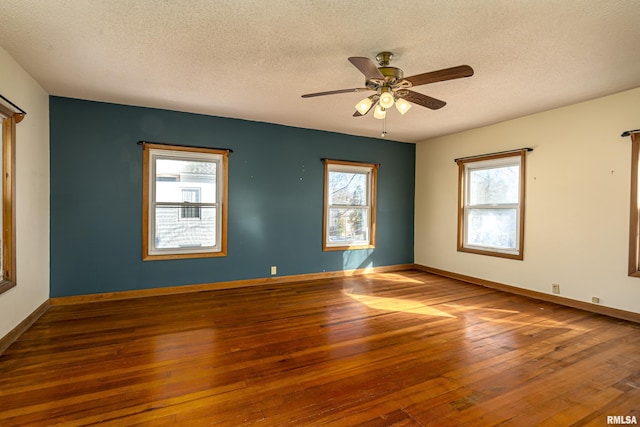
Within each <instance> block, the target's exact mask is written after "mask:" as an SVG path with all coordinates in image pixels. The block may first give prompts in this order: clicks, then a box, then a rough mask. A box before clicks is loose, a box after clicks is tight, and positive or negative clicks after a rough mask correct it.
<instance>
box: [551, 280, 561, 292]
mask: <svg viewBox="0 0 640 427" xmlns="http://www.w3.org/2000/svg"><path fill="white" fill-rule="evenodd" d="M551 290H552V292H553V293H554V294H559V293H560V285H558V284H557V283H554V284H552V285H551Z"/></svg>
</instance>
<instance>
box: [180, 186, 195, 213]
mask: <svg viewBox="0 0 640 427" xmlns="http://www.w3.org/2000/svg"><path fill="white" fill-rule="evenodd" d="M182 201H183V202H185V203H188V204H189V205H194V206H183V207H182V208H180V218H182V219H189V218H195V219H200V207H199V206H197V204H198V203H200V188H183V189H182Z"/></svg>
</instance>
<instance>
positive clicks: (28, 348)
mask: <svg viewBox="0 0 640 427" xmlns="http://www.w3.org/2000/svg"><path fill="white" fill-rule="evenodd" d="M639 355H640V325H638V324H634V323H630V322H626V321H621V320H616V319H613V318H608V317H605V316H601V315H595V314H590V313H587V312H584V311H580V310H577V309H572V308H567V307H561V306H558V305H554V304H551V303H546V302H540V301H536V300H532V299H528V298H525V297H521V296H516V295H511V294H507V293H502V292H499V291H495V290H490V289H487V288H483V287H480V286H476V285H470V284H465V283H462V282H459V281H456V280H452V279H447V278H443V277H440V276H435V275H431V274H428V273H424V272H419V271H404V272H400V273H383V274H376V275H372V276H358V277H350V278H340V279H330V280H317V281H309V282H299V283H292V284H279V285H270V286H257V287H251V288H244V289H232V290H220V291H211V292H198V293H190V294H181V295H167V296H160V297H150V298H140V299H134V300H125V301H107V302H97V303H89V304H78V305H71V306H53V307H51V308H50V309H49V311H48V312H47V313H46V314H44V315H43V316H42V317H41V318H40V319H39V320H38V321H37V322H36V323H35V324H34V325H33V326H32V327H31V329H29V330H28V331H27V332H26V333H25V334H23V335H22V336H21V337H20V339H19V340H18V341H16V342H15V343H14V344H13V345H11V346H10V347H9V348H8V349H7V350H6V351H5V353H4V354H2V355H1V356H0V425H2V426H4V427H7V426H18V425H19V426H25V425H29V426H30V425H52V424H61V425H70V426H73V425H91V424H98V423H100V424H101V425H107V426H111V425H115V426H133V425H154V426H155V425H188V426H194V425H230V426H236V425H243V424H249V425H252V424H259V425H263V426H274V425H277V426H281V425H339V426H346V425H348V426H352V425H366V426H388V425H398V426H403V425H407V426H426V425H434V426H449V425H450V426H462V425H464V426H495V425H515V426H545V425H547V426H554V427H555V426H568V425H594V426H600V425H607V416H629V417H636V419H637V420H638V422H640V356H639ZM629 419H632V418H629Z"/></svg>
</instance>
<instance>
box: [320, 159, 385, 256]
mask: <svg viewBox="0 0 640 427" xmlns="http://www.w3.org/2000/svg"><path fill="white" fill-rule="evenodd" d="M377 169H378V166H377V165H374V164H366V163H354V162H343V161H337V160H325V188H324V206H325V211H324V227H323V236H324V238H323V239H324V241H323V249H324V250H325V251H328V250H344V249H362V248H373V247H375V223H376V222H375V218H376V204H375V201H376V178H377Z"/></svg>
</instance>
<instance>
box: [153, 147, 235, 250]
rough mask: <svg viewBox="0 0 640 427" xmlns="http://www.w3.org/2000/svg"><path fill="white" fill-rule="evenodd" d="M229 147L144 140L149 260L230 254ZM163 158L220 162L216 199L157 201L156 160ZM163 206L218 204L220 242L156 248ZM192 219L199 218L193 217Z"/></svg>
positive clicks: (217, 172)
mask: <svg viewBox="0 0 640 427" xmlns="http://www.w3.org/2000/svg"><path fill="white" fill-rule="evenodd" d="M228 154H229V152H228V151H227V150H216V149H206V148H192V147H182V146H166V145H161V144H150V143H145V144H144V163H143V169H144V170H143V176H144V182H143V193H144V194H143V200H144V203H143V237H142V240H143V242H142V243H143V254H142V258H143V260H145V261H148V260H159V259H179V258H203V257H218V256H226V254H227V200H228V194H227V188H228V186H227V163H228V162H227V160H228ZM160 159H167V160H184V161H194V162H202V161H206V162H213V163H216V187H217V188H216V202H215V203H202V202H198V203H192V202H170V203H168V202H157V201H156V180H155V176H156V162H157V161H158V160H160ZM159 206H175V207H178V208H180V216H181V215H182V212H181V211H182V208H183V207H199V208H203V207H215V208H216V244H215V246H208V247H198V248H156V247H155V236H156V233H155V221H156V215H155V212H156V208H157V207H159ZM189 219H190V220H193V219H196V220H197V218H189Z"/></svg>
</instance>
